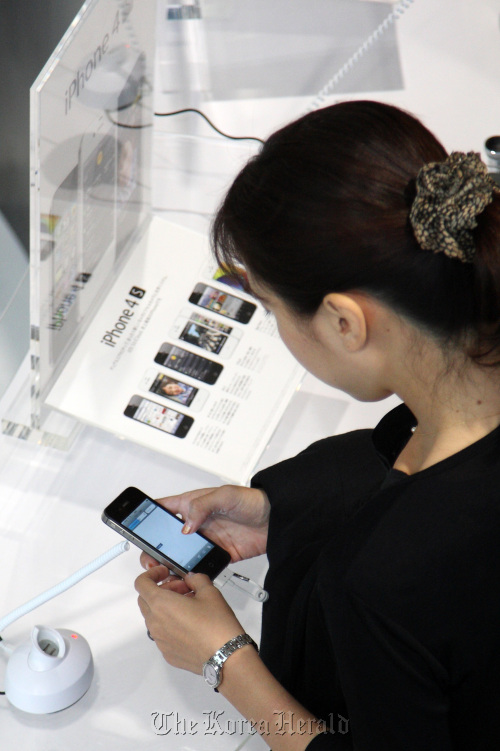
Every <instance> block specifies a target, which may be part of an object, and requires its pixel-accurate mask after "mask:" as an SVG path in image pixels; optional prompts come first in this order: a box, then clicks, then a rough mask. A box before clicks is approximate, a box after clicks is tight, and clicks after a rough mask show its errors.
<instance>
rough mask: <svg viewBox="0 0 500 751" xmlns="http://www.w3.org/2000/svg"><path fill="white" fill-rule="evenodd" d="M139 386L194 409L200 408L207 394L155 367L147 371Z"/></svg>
mask: <svg viewBox="0 0 500 751" xmlns="http://www.w3.org/2000/svg"><path fill="white" fill-rule="evenodd" d="M140 388H141V390H143V391H151V393H153V394H157V395H158V396H161V397H163V398H164V399H170V400H171V401H173V402H178V403H179V404H183V405H184V406H185V407H190V408H191V409H194V410H199V409H201V408H202V406H203V405H204V403H205V401H206V399H207V396H208V393H207V392H206V391H204V390H203V389H199V388H197V387H196V386H191V385H190V384H189V383H185V382H184V381H179V380H178V379H177V378H172V377H171V376H168V375H166V374H165V373H160V372H159V371H158V370H156V368H151V369H150V370H148V371H147V373H146V374H145V375H144V377H143V379H142V381H141V383H140Z"/></svg>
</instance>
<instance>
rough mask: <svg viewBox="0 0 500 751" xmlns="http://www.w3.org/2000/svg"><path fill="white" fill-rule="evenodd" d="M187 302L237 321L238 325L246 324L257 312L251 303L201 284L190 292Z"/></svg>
mask: <svg viewBox="0 0 500 751" xmlns="http://www.w3.org/2000/svg"><path fill="white" fill-rule="evenodd" d="M189 302H190V303H192V304H193V305H199V306H200V308H205V309H206V310H211V311H212V312H213V313H218V314H219V315H221V316H226V317H227V318H232V319H233V321H239V323H248V322H249V321H250V319H251V317H252V316H253V314H254V313H255V311H256V310H257V306H256V305H255V303H253V302H247V301H246V300H242V299H241V297H235V296H234V295H228V294H227V292H221V291H220V290H219V289H215V287H209V286H208V284H201V283H199V284H197V285H196V286H195V288H194V290H193V291H192V292H191V295H190V297H189Z"/></svg>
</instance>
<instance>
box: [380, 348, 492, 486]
mask: <svg viewBox="0 0 500 751" xmlns="http://www.w3.org/2000/svg"><path fill="white" fill-rule="evenodd" d="M440 359H441V365H440V364H439V360H440ZM457 359H458V358H457ZM412 370H413V374H412V375H410V369H408V368H406V374H405V377H403V378H402V379H401V383H400V386H401V388H400V389H399V390H398V391H397V393H398V395H399V396H400V397H401V398H402V399H403V401H404V402H405V403H406V404H407V406H408V407H409V408H410V409H411V411H412V412H413V414H414V415H415V417H416V419H417V426H416V428H415V430H414V433H413V435H412V436H411V438H410V440H409V441H408V443H407V444H406V446H405V448H404V449H403V451H402V452H401V454H400V455H399V457H398V458H397V460H396V462H395V464H394V467H395V469H400V470H402V471H403V472H406V473H407V474H414V473H415V472H419V471H420V470H422V469H426V468H427V467H430V466H432V465H433V464H436V463H437V462H439V461H442V460H443V459H446V458H448V457H449V456H452V455H453V454H456V453H457V452H458V451H461V450H462V449H464V448H466V447H467V446H470V445H471V444H473V443H475V442H476V441H478V440H479V439H481V438H483V437H484V436H485V435H488V433H491V431H492V430H494V429H495V428H496V427H497V426H498V425H500V388H499V387H500V373H499V371H498V370H497V369H493V368H491V369H490V368H484V367H480V366H478V365H476V364H475V363H473V362H472V361H469V362H467V363H463V362H462V363H461V364H460V366H459V365H458V362H457V363H456V367H450V363H449V362H446V363H445V360H444V357H443V355H442V354H441V352H440V351H439V350H438V349H434V348H431V349H430V350H429V351H428V352H426V353H425V357H423V358H421V359H420V361H419V363H418V365H414V367H413V368H412Z"/></svg>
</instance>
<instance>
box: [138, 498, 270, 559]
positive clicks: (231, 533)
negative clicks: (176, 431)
mask: <svg viewBox="0 0 500 751" xmlns="http://www.w3.org/2000/svg"><path fill="white" fill-rule="evenodd" d="M157 503H159V504H160V505H162V506H164V507H165V508H166V509H168V510H169V511H172V512H173V513H174V514H180V515H181V517H182V519H183V521H184V527H183V532H184V534H192V533H193V532H196V530H197V529H200V528H201V530H202V531H203V532H204V533H206V534H207V537H209V538H210V539H211V540H213V541H214V542H215V543H217V544H218V545H220V546H221V547H222V548H224V549H225V550H227V551H228V553H230V555H231V562H232V563H236V561H241V560H244V559H245V558H252V557H253V556H256V555H261V553H265V552H266V544H267V530H268V523H269V511H270V504H269V500H268V498H267V495H266V493H265V492H264V491H263V490H260V489H258V488H246V487H241V486H239V485H223V486H222V487H219V488H203V489H201V490H190V491H189V492H187V493H181V494H180V495H173V496H169V497H167V498H160V499H158V501H157ZM141 564H142V566H143V567H144V568H151V567H152V566H158V561H155V560H154V558H151V556H149V555H148V554H147V553H142V555H141Z"/></svg>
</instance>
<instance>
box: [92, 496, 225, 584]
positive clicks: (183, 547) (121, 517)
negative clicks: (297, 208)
mask: <svg viewBox="0 0 500 751" xmlns="http://www.w3.org/2000/svg"><path fill="white" fill-rule="evenodd" d="M102 520H103V521H104V523H105V524H108V525H109V526H110V527H112V528H113V529H115V530H116V531H117V532H119V533H120V534H122V535H123V536H124V537H126V538H127V539H128V540H130V541H131V542H133V543H134V544H136V545H137V546H138V547H140V548H141V549H142V550H146V551H147V552H148V553H149V554H150V555H152V556H153V557H154V558H155V559H156V560H157V561H159V562H160V563H163V564H164V565H166V566H167V567H168V568H170V569H172V570H174V571H175V572H176V573H179V574H180V575H181V576H182V575H183V574H185V573H187V572H188V571H194V572H196V573H205V574H208V576H210V577H211V578H212V579H213V578H215V577H216V576H217V575H218V574H219V573H220V572H221V571H222V570H223V569H224V568H225V567H226V566H227V564H228V563H229V562H230V555H229V553H228V552H227V551H226V550H224V549H223V548H221V547H219V545H216V544H215V543H214V542H212V541H211V540H209V539H208V538H207V537H205V536H204V535H203V534H202V533H201V532H195V533H194V534H192V535H183V534H182V532H181V530H182V526H183V522H182V521H181V520H180V519H179V518H178V517H177V516H175V515H174V514H173V513H172V512H170V511H167V510H166V509H165V508H163V506H160V505H159V504H158V503H156V502H155V501H153V500H152V499H151V498H149V497H148V496H147V495H145V494H144V493H143V492H142V491H140V490H138V489H137V488H127V489H126V490H124V491H123V493H121V494H120V495H119V496H118V498H116V499H115V500H114V501H113V502H112V503H111V504H110V505H109V506H108V507H107V508H106V509H104V511H103V513H102Z"/></svg>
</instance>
